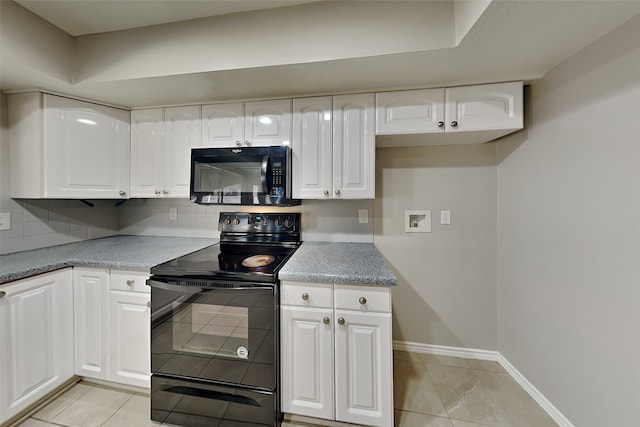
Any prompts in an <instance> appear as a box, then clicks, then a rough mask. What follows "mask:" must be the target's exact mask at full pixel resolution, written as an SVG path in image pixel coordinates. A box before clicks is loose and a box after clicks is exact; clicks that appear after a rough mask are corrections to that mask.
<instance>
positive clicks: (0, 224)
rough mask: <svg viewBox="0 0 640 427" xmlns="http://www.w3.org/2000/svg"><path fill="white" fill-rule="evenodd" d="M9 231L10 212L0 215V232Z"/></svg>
mask: <svg viewBox="0 0 640 427" xmlns="http://www.w3.org/2000/svg"><path fill="white" fill-rule="evenodd" d="M10 229H11V212H3V213H0V230H10Z"/></svg>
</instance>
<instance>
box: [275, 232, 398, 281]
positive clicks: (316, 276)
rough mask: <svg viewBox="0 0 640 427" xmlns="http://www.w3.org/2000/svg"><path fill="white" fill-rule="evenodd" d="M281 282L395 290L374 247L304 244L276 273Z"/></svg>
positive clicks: (356, 244)
mask: <svg viewBox="0 0 640 427" xmlns="http://www.w3.org/2000/svg"><path fill="white" fill-rule="evenodd" d="M278 277H280V280H293V281H301V282H316V283H333V284H340V283H341V284H347V285H369V286H396V276H395V275H394V274H393V272H392V271H391V270H390V269H389V267H388V266H387V264H386V261H385V259H384V257H383V256H382V254H381V253H380V251H378V249H377V248H376V247H375V246H374V245H373V243H329V242H304V243H303V244H302V246H300V248H298V250H297V251H296V252H295V253H294V254H293V256H292V257H291V258H290V259H289V261H287V263H286V264H285V265H284V267H282V269H281V270H280V272H279V273H278Z"/></svg>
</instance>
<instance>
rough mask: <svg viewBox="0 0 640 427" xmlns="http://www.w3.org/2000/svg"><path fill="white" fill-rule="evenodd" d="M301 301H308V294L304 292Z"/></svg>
mask: <svg viewBox="0 0 640 427" xmlns="http://www.w3.org/2000/svg"><path fill="white" fill-rule="evenodd" d="M302 300H303V301H309V294H308V293H306V292H305V293H304V294H302Z"/></svg>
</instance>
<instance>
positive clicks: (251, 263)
mask: <svg viewBox="0 0 640 427" xmlns="http://www.w3.org/2000/svg"><path fill="white" fill-rule="evenodd" d="M275 259H276V257H274V256H272V255H253V256H250V257H247V258H245V259H243V260H242V265H243V266H244V267H247V268H258V267H264V266H265V265H269V264H271V263H272V262H273V261H275Z"/></svg>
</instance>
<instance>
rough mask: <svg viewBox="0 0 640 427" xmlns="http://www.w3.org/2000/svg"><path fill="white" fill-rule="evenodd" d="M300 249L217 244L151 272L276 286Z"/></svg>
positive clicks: (158, 266) (179, 276)
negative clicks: (278, 276) (285, 264)
mask: <svg viewBox="0 0 640 427" xmlns="http://www.w3.org/2000/svg"><path fill="white" fill-rule="evenodd" d="M298 246H299V245H296V246H295V247H286V246H279V245H267V244H257V245H251V244H231V245H228V244H227V245H225V244H222V243H221V244H215V245H212V246H209V247H206V248H204V249H200V250H199V251H196V252H192V253H190V254H188V255H184V256H181V257H178V258H175V259H173V260H171V261H167V262H165V263H163V264H160V265H157V266H155V267H153V268H152V269H151V274H153V275H158V276H170V277H176V278H200V279H207V280H215V279H220V280H236V281H246V282H267V283H275V282H276V281H277V273H278V270H279V269H280V268H281V267H282V266H283V265H284V263H285V262H286V261H287V259H289V257H290V256H291V255H292V254H293V252H294V251H295V250H296V249H297V247H298Z"/></svg>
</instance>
